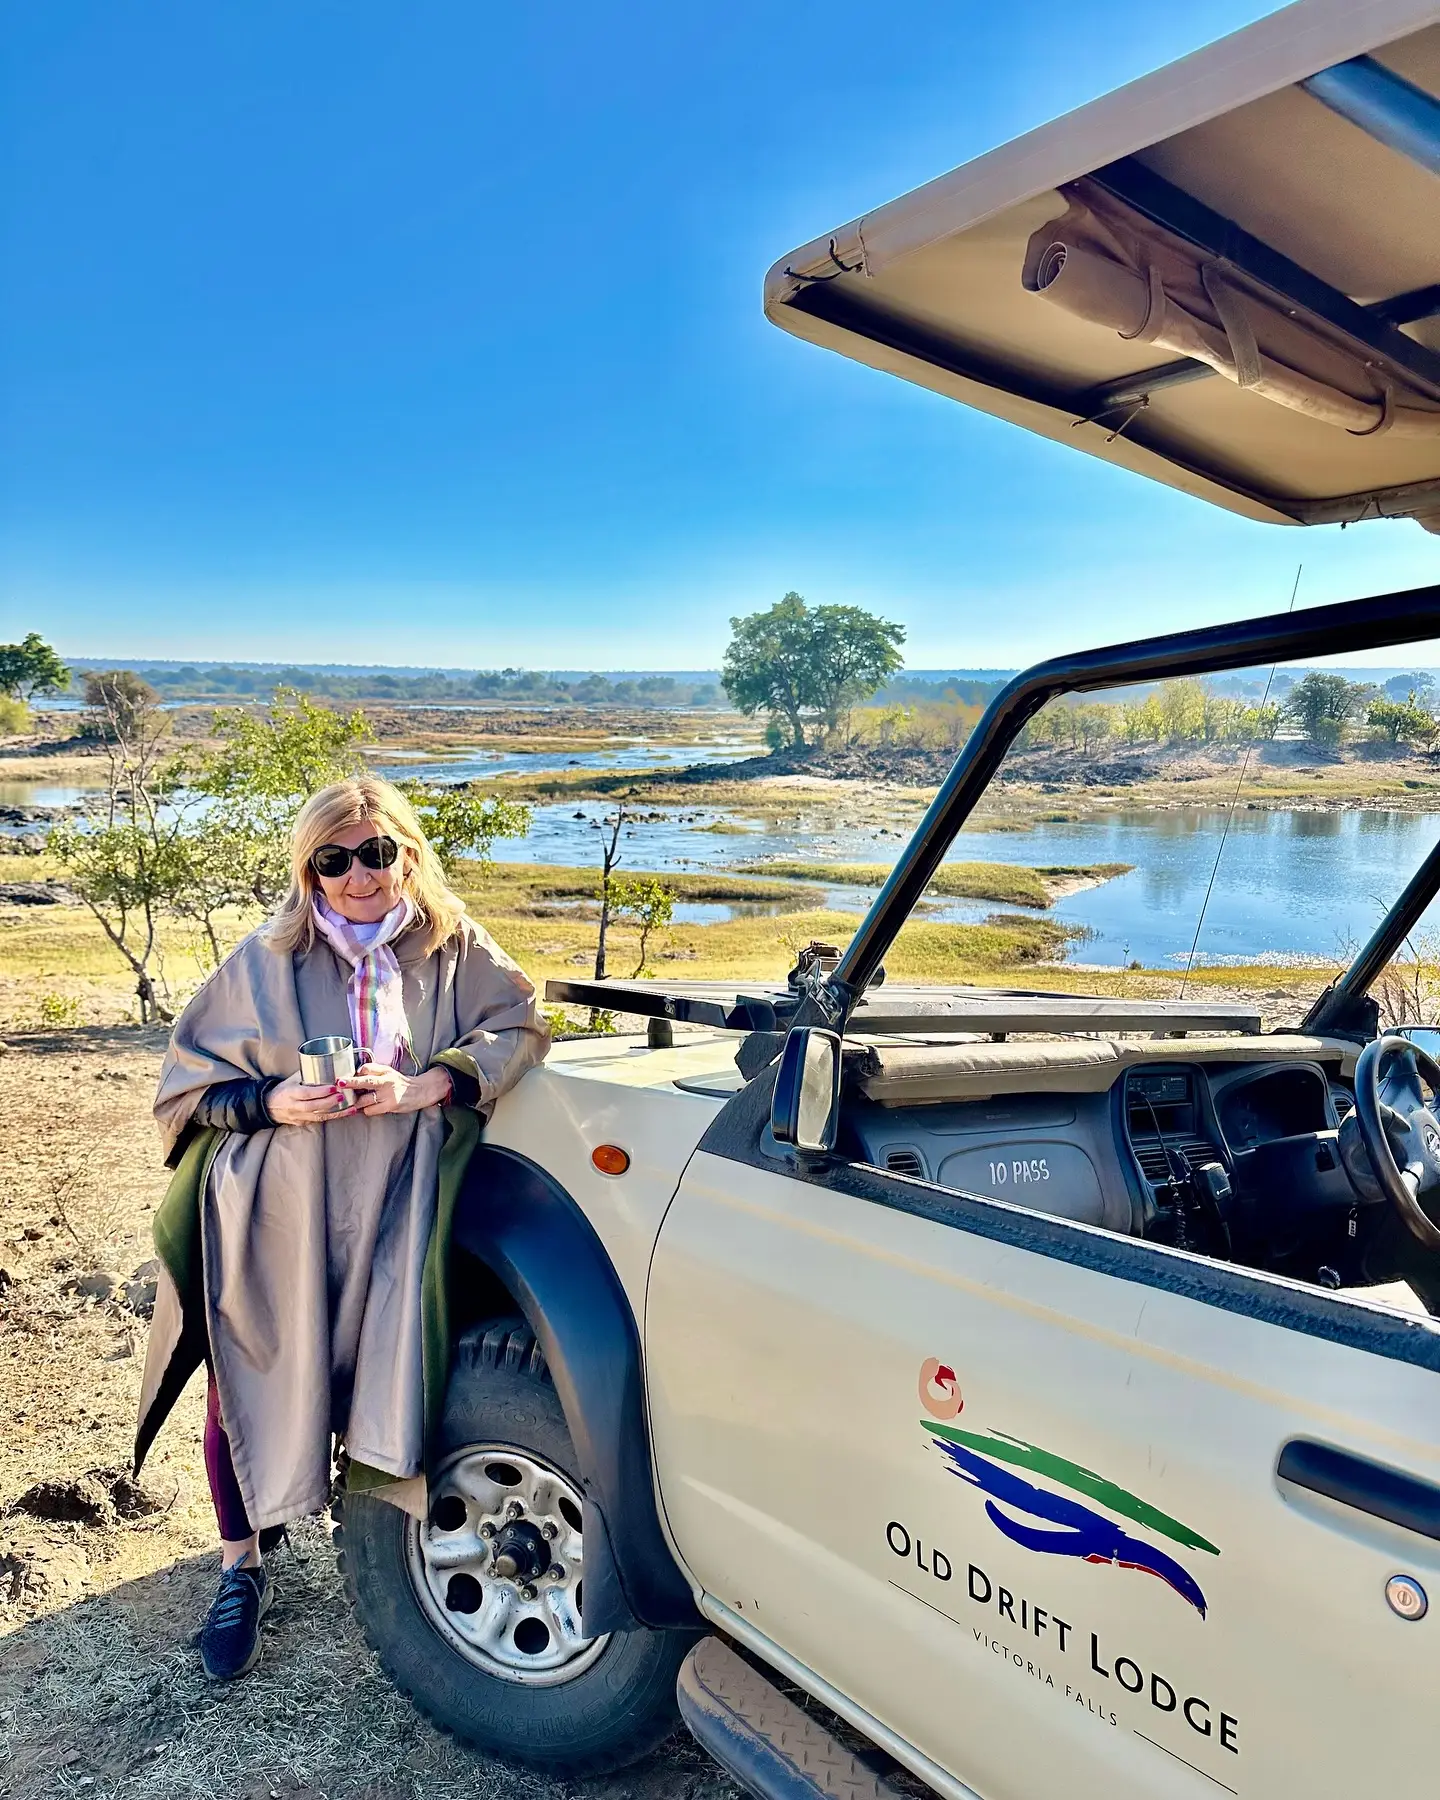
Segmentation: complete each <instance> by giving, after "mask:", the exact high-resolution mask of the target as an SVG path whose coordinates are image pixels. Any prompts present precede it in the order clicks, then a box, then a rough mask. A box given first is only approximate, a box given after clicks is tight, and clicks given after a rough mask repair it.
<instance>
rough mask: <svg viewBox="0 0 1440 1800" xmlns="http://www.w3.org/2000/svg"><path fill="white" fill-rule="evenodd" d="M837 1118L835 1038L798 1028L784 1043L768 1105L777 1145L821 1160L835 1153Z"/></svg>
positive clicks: (837, 1045) (828, 1033) (837, 1047)
mask: <svg viewBox="0 0 1440 1800" xmlns="http://www.w3.org/2000/svg"><path fill="white" fill-rule="evenodd" d="M839 1117H840V1039H839V1038H838V1036H837V1035H836V1034H835V1033H834V1032H833V1031H820V1030H818V1029H816V1028H815V1027H814V1026H808V1025H807V1026H799V1027H797V1028H796V1029H795V1030H794V1031H792V1032H791V1033H790V1034H789V1036H788V1037H787V1038H786V1039H785V1048H784V1049H783V1050H782V1051H781V1053H780V1072H779V1074H778V1075H777V1076H776V1078H775V1096H774V1098H773V1100H772V1101H771V1103H770V1131H771V1134H772V1136H773V1137H774V1139H775V1141H776V1143H777V1144H790V1145H793V1146H794V1148H795V1149H796V1150H799V1151H801V1152H802V1153H808V1154H810V1155H817V1156H823V1155H824V1154H825V1153H826V1152H827V1151H830V1150H833V1149H834V1148H835V1142H836V1138H837V1136H838V1132H839Z"/></svg>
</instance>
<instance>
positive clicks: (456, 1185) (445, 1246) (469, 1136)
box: [137, 1051, 480, 1490]
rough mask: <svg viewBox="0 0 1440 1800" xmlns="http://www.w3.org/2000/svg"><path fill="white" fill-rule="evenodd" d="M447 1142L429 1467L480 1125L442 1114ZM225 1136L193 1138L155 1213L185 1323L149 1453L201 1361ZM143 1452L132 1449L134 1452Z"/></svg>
mask: <svg viewBox="0 0 1440 1800" xmlns="http://www.w3.org/2000/svg"><path fill="white" fill-rule="evenodd" d="M452 1055H453V1056H455V1058H456V1059H457V1062H458V1063H459V1066H460V1067H461V1068H462V1069H464V1070H465V1071H466V1072H467V1073H471V1072H473V1070H474V1064H473V1063H472V1062H471V1061H470V1059H469V1058H468V1057H462V1054H461V1053H460V1052H458V1051H453V1052H452V1051H442V1052H441V1053H440V1055H439V1056H437V1057H436V1058H435V1061H436V1062H444V1061H445V1060H446V1059H447V1058H448V1057H450V1056H452ZM444 1112H445V1142H444V1144H443V1145H442V1146H441V1149H440V1164H439V1171H438V1176H439V1179H438V1189H439V1191H438V1194H437V1196H436V1206H435V1221H434V1224H433V1225H432V1227H431V1231H430V1242H429V1245H428V1246H427V1247H426V1251H425V1265H424V1271H423V1275H422V1290H421V1295H420V1319H421V1344H422V1355H423V1366H424V1383H425V1460H426V1466H427V1468H428V1467H429V1463H430V1457H431V1453H432V1451H433V1449H434V1446H435V1441H436V1433H437V1431H438V1428H439V1424H440V1416H441V1409H442V1407H443V1406H444V1403H445V1384H446V1381H447V1379H448V1377H449V1373H450V1310H451V1309H450V1232H451V1227H452V1224H453V1221H454V1218H455V1207H456V1205H457V1203H458V1202H459V1198H460V1189H461V1185H462V1184H463V1182H464V1179H465V1171H466V1169H467V1168H468V1167H469V1165H470V1158H471V1157H472V1156H473V1155H474V1153H475V1150H476V1147H477V1146H478V1144H479V1142H480V1117H479V1114H478V1113H475V1112H472V1111H471V1110H470V1109H469V1108H468V1107H455V1106H447V1107H446V1108H445V1109H444ZM225 1136H226V1134H225V1133H224V1132H223V1131H220V1130H217V1129H215V1128H213V1127H212V1128H210V1129H208V1130H205V1131H202V1132H198V1133H197V1134H196V1136H195V1137H194V1138H193V1139H192V1141H191V1142H190V1143H189V1144H188V1145H187V1146H186V1148H185V1154H184V1155H183V1156H182V1157H181V1159H180V1162H179V1165H178V1166H177V1168H176V1170H175V1173H174V1175H173V1176H172V1177H171V1179H170V1185H169V1187H168V1188H167V1189H166V1190H165V1198H164V1199H163V1200H162V1201H161V1202H160V1205H159V1207H158V1209H157V1210H156V1213H155V1221H154V1225H153V1227H152V1234H153V1237H154V1240H155V1251H156V1254H157V1255H158V1256H159V1258H160V1260H161V1262H163V1263H164V1265H165V1267H166V1269H167V1270H168V1271H169V1274H170V1279H171V1280H172V1281H173V1282H174V1283H175V1288H176V1292H177V1293H178V1294H179V1296H180V1310H181V1317H182V1319H183V1321H184V1323H183V1329H182V1331H181V1334H180V1339H179V1341H178V1343H177V1344H176V1346H175V1351H174V1354H173V1356H172V1359H171V1366H170V1367H169V1368H168V1369H167V1370H166V1372H165V1379H164V1381H163V1383H162V1385H161V1389H160V1394H159V1396H157V1404H156V1406H155V1407H154V1408H153V1409H152V1411H153V1413H154V1416H153V1417H151V1418H147V1419H144V1420H142V1421H141V1442H142V1444H143V1445H144V1446H145V1447H148V1445H149V1443H150V1441H151V1439H153V1437H154V1435H155V1433H156V1432H157V1431H158V1430H159V1429H160V1426H161V1425H162V1424H163V1423H164V1420H165V1417H166V1415H167V1414H168V1413H169V1411H170V1408H171V1407H172V1406H173V1405H174V1404H175V1401H176V1400H177V1399H178V1398H179V1395H180V1391H181V1389H182V1388H183V1387H184V1385H185V1383H186V1382H187V1381H188V1380H189V1378H190V1377H191V1375H193V1374H194V1372H195V1371H196V1369H198V1368H199V1367H200V1366H201V1364H202V1363H203V1362H204V1360H205V1347H206V1341H207V1339H206V1331H205V1292H204V1263H203V1259H202V1253H201V1243H200V1196H201V1194H203V1193H204V1191H205V1183H206V1181H207V1179H208V1178H209V1174H210V1165H211V1163H212V1162H213V1161H214V1160H215V1152H216V1151H217V1150H218V1149H219V1148H220V1145H221V1142H222V1141H223V1140H224V1138H225ZM140 1448H141V1446H140V1445H138V1444H137V1451H139V1450H140ZM396 1479H397V1478H396V1477H395V1476H393V1475H387V1474H386V1473H385V1472H384V1470H382V1469H373V1468H371V1467H370V1466H369V1465H368V1464H365V1463H351V1464H350V1468H349V1474H348V1475H347V1478H346V1485H347V1486H350V1487H353V1488H355V1489H357V1490H360V1489H363V1488H373V1487H380V1486H383V1485H384V1484H385V1483H386V1482H390V1481H394V1480H396Z"/></svg>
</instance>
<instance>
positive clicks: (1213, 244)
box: [1090, 156, 1440, 399]
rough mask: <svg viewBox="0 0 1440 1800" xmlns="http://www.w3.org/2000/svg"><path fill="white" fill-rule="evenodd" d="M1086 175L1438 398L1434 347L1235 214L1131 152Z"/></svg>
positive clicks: (1439, 358) (1438, 357)
mask: <svg viewBox="0 0 1440 1800" xmlns="http://www.w3.org/2000/svg"><path fill="white" fill-rule="evenodd" d="M1090 180H1091V181H1093V182H1095V183H1096V184H1097V185H1098V186H1099V187H1102V188H1103V189H1104V190H1105V192H1106V193H1108V194H1113V195H1114V196H1115V198H1116V199H1117V200H1123V201H1124V202H1125V204H1126V205H1127V206H1131V207H1133V208H1134V209H1135V210H1136V211H1137V212H1139V213H1143V214H1144V215H1145V217H1146V218H1148V219H1150V220H1152V221H1153V222H1154V223H1155V224H1156V225H1159V226H1162V227H1163V228H1164V229H1165V230H1166V231H1171V232H1174V234H1175V235H1176V236H1177V237H1181V238H1184V239H1185V240H1186V242H1187V243H1190V244H1193V245H1194V246H1195V247H1196V249H1198V250H1203V251H1204V252H1205V253H1206V255H1208V256H1214V257H1221V258H1223V259H1224V260H1225V261H1227V262H1229V263H1230V264H1232V265H1233V266H1234V267H1235V268H1236V269H1238V270H1239V271H1240V272H1241V273H1242V274H1244V275H1248V276H1249V277H1250V279H1251V280H1252V281H1255V282H1257V283H1259V284H1260V286H1262V287H1267V288H1269V290H1270V292H1271V293H1272V294H1274V295H1275V297H1276V298H1277V299H1278V300H1281V301H1283V302H1287V303H1288V304H1289V305H1291V306H1299V307H1303V308H1304V309H1305V311H1307V312H1309V313H1313V314H1314V316H1315V317H1316V318H1317V319H1323V320H1324V321H1325V323H1326V324H1327V325H1330V326H1333V327H1334V329H1335V330H1336V331H1340V332H1343V333H1344V334H1345V336H1346V337H1348V338H1349V339H1350V340H1351V342H1352V343H1354V344H1357V345H1359V346H1360V347H1361V348H1362V349H1364V350H1368V351H1370V352H1371V353H1373V354H1374V355H1376V356H1381V357H1384V358H1385V359H1386V361H1388V362H1389V363H1391V364H1392V365H1393V366H1394V367H1395V368H1397V369H1403V370H1404V371H1405V373H1406V375H1408V376H1409V377H1410V378H1411V380H1412V381H1414V382H1415V383H1416V384H1417V385H1418V386H1420V387H1422V388H1423V389H1424V390H1425V391H1426V392H1427V393H1428V394H1430V395H1431V396H1432V397H1434V398H1437V399H1440V353H1437V352H1436V351H1434V350H1431V349H1429V348H1428V347H1427V346H1426V345H1424V344H1417V343H1416V341H1415V339H1414V338H1411V337H1406V335H1405V333H1404V332H1403V331H1399V330H1397V329H1396V327H1395V326H1394V325H1390V324H1387V323H1386V322H1385V320H1384V319H1382V318H1379V317H1377V316H1376V315H1375V314H1374V313H1372V312H1369V311H1368V310H1367V309H1366V308H1365V307H1363V306H1361V305H1359V304H1358V302H1356V301H1354V300H1352V299H1351V298H1350V297H1349V295H1348V294H1342V293H1341V292H1340V290H1339V288H1334V287H1331V285H1330V283H1329V282H1328V281H1322V280H1321V279H1320V277H1319V276H1318V275H1312V274H1311V273H1310V271H1309V270H1308V269H1302V268H1301V267H1300V265H1299V263H1294V262H1291V260H1290V258H1289V257H1288V256H1282V255H1281V253H1280V252H1279V251H1278V250H1272V249H1271V247H1270V246H1269V244H1265V243H1262V242H1261V241H1260V239H1259V238H1257V237H1252V236H1251V235H1250V233H1249V232H1248V231H1243V230H1242V229H1241V228H1240V226H1238V225H1237V224H1236V223H1235V222H1234V220H1233V219H1227V218H1226V217H1225V216H1224V215H1223V214H1222V213H1217V212H1215V211H1214V210H1213V209H1212V208H1210V207H1208V206H1206V205H1205V204H1204V202H1203V201H1200V200H1197V199H1195V197H1194V196H1193V195H1192V194H1187V193H1185V192H1184V190H1183V189H1181V188H1178V187H1176V186H1175V185H1174V183H1173V182H1169V181H1166V180H1165V178H1164V176H1162V175H1157V174H1156V173H1155V172H1154V170H1153V169H1148V168H1146V166H1145V164H1144V163H1142V162H1139V161H1137V160H1136V158H1135V157H1133V156H1125V157H1121V159H1120V160H1119V161H1118V162H1113V163H1107V164H1106V165H1105V167H1104V168H1103V169H1097V170H1096V171H1095V173H1094V174H1093V175H1092V176H1090ZM1131 385H1133V378H1132V382H1131Z"/></svg>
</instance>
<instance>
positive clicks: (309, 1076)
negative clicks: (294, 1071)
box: [300, 1037, 358, 1087]
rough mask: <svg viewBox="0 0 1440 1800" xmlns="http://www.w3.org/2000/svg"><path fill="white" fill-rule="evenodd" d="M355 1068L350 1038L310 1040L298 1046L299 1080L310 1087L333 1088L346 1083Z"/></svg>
mask: <svg viewBox="0 0 1440 1800" xmlns="http://www.w3.org/2000/svg"><path fill="white" fill-rule="evenodd" d="M357 1067H358V1065H357V1063H356V1061H355V1044H354V1040H353V1039H351V1038H348V1037H318V1038H311V1039H310V1041H309V1042H308V1043H305V1044H302V1045H301V1046H300V1079H301V1080H302V1081H303V1082H305V1083H306V1084H307V1085H308V1086H310V1087H334V1085H335V1083H336V1082H337V1081H348V1080H349V1078H350V1077H351V1076H352V1075H353V1074H354V1073H355V1070H356V1068H357Z"/></svg>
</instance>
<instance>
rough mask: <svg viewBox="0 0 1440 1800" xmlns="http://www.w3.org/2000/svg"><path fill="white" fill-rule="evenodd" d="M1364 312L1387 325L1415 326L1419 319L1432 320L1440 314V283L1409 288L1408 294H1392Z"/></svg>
mask: <svg viewBox="0 0 1440 1800" xmlns="http://www.w3.org/2000/svg"><path fill="white" fill-rule="evenodd" d="M1365 310H1366V311H1367V312H1368V313H1369V314H1370V315H1371V317H1372V318H1375V319H1383V320H1384V322H1385V323H1386V324H1387V325H1415V324H1417V323H1418V322H1419V321H1420V320H1421V319H1433V318H1434V317H1435V315H1436V313H1440V282H1436V283H1432V285H1431V286H1430V287H1422V288H1411V289H1410V291H1409V293H1408V294H1392V295H1391V296H1390V298H1389V299H1388V300H1377V301H1376V302H1375V304H1374V305H1373V306H1369V307H1366V309H1365Z"/></svg>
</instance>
